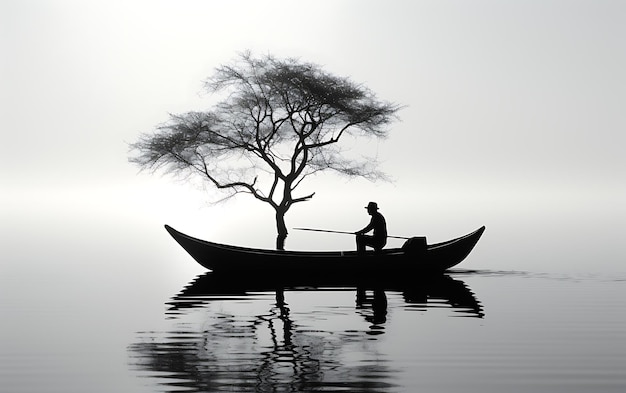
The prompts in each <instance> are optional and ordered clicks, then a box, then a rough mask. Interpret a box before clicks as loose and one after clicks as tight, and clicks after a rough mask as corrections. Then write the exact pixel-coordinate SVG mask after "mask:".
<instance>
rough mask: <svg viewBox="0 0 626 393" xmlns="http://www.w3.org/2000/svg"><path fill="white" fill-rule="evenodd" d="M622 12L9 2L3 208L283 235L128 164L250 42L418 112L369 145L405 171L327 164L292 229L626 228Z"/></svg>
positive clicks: (256, 240)
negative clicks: (380, 178) (328, 170)
mask: <svg viewBox="0 0 626 393" xmlns="http://www.w3.org/2000/svg"><path fill="white" fill-rule="evenodd" d="M625 22H626V2H623V1H609V0H593V1H591V0H589V1H577V0H538V1H534V0H527V1H489V0H476V1H446V0H438V1H421V0H416V1H393V0H391V1H384V2H383V1H367V0H366V1H325V0H318V1H315V2H293V1H236V0H235V1H191V0H189V1H159V0H156V1H106V2H102V1H78V0H76V1H68V0H57V1H52V0H39V1H37V0H4V1H2V2H1V3H0V29H1V34H0V37H1V38H0V51H1V53H2V58H3V59H2V60H1V63H0V64H1V65H0V67H1V73H0V78H1V81H2V82H1V85H2V89H0V119H1V124H2V144H1V147H0V149H1V154H0V181H1V184H2V195H1V196H0V202H1V203H2V208H0V209H1V210H0V211H2V215H3V216H4V218H5V222H7V221H8V222H11V221H13V222H14V221H16V220H22V219H24V218H26V219H27V220H29V222H32V223H37V222H39V220H42V219H45V217H53V216H54V217H57V216H58V215H59V214H65V213H67V214H68V215H70V213H69V212H72V214H74V215H82V217H83V218H82V219H88V220H90V221H98V220H100V219H105V220H108V221H107V222H108V224H107V225H109V226H111V227H113V226H116V225H120V222H122V223H124V222H126V223H128V222H141V221H143V222H146V223H150V224H151V225H152V224H154V225H155V227H156V226H159V229H158V230H159V231H162V229H161V227H160V225H162V224H165V223H169V224H171V225H174V226H177V228H178V229H180V230H183V231H186V232H190V233H192V234H194V233H195V234H202V235H203V237H210V238H212V239H214V240H219V241H224V242H229V243H235V244H247V245H254V246H260V245H268V246H271V245H273V236H274V235H273V230H274V226H273V217H272V212H271V210H270V209H269V207H265V206H263V205H262V204H260V203H259V202H257V201H254V200H247V199H246V197H245V196H242V197H241V198H237V199H236V200H233V201H231V202H227V203H220V204H217V205H212V204H209V202H210V201H216V200H218V199H219V195H218V194H215V192H214V191H213V190H210V189H207V190H203V189H200V188H196V187H193V186H190V185H189V184H185V183H184V182H182V181H177V180H176V179H172V178H170V177H167V176H165V177H164V176H160V175H152V174H150V173H146V172H139V171H138V168H136V167H133V166H132V165H131V164H129V163H128V161H127V157H128V143H132V142H134V141H135V140H136V139H137V137H138V136H139V134H140V133H142V132H146V131H150V130H152V129H154V127H155V126H156V125H158V124H159V123H161V122H163V121H165V120H166V119H167V118H168V114H169V113H181V112H185V111H188V110H202V109H203V108H207V105H208V103H209V101H210V97H207V96H206V95H203V94H202V91H201V87H202V80H204V79H205V78H207V77H209V76H210V75H211V73H212V70H213V69H214V68H215V67H217V66H219V65H220V64H224V63H228V62H230V61H231V60H233V59H234V58H235V57H236V56H237V54H238V53H240V52H242V51H245V50H251V51H252V52H253V53H259V54H265V53H270V54H273V55H275V56H279V57H298V58H300V59H301V60H303V61H308V62H314V63H317V64H320V65H321V66H322V67H323V68H324V69H325V70H327V71H329V72H332V73H334V74H336V75H340V76H347V77H350V78H351V79H352V80H354V81H355V82H357V83H362V84H363V85H365V86H367V87H368V88H370V89H371V90H372V91H374V92H375V93H376V94H377V96H378V97H379V98H380V99H383V100H387V101H391V102H395V103H398V104H400V105H402V106H403V109H402V110H401V111H400V112H399V113H398V114H399V117H400V120H399V121H398V122H396V123H394V124H392V125H391V126H390V134H389V138H388V139H386V140H384V141H379V142H371V141H370V142H362V143H356V144H355V145H354V147H353V149H354V150H355V151H356V152H360V151H363V153H364V154H365V153H367V154H372V153H373V154H376V156H377V157H378V158H379V159H380V161H381V169H383V170H384V171H385V172H387V173H388V174H390V175H391V177H392V178H393V179H394V181H393V182H390V183H375V184H372V183H369V182H367V181H364V180H363V181H361V180H355V181H347V180H346V179H342V178H336V177H333V175H330V174H329V175H324V176H319V177H317V178H315V179H313V180H312V181H311V182H310V183H309V184H307V185H306V187H308V188H305V189H304V190H303V192H305V191H306V190H313V191H316V196H315V198H314V199H313V200H312V201H311V202H307V203H305V204H301V205H298V206H297V207H296V208H294V210H293V211H291V212H290V213H289V215H288V216H287V220H288V225H291V226H307V227H319V228H327V229H336V230H357V229H360V228H361V227H362V226H363V225H364V224H365V223H366V222H367V219H368V218H367V216H366V215H365V214H364V210H363V209H362V207H363V206H365V205H366V204H367V202H368V201H369V200H375V201H377V202H378V203H379V205H380V206H381V211H382V212H383V213H384V214H385V215H386V217H387V220H388V222H389V225H390V234H393V235H407V234H413V233H428V234H429V236H430V235H432V236H433V237H434V238H435V239H437V240H445V239H446V238H450V237H452V236H453V235H455V236H456V235H461V234H463V233H466V232H469V231H470V230H473V229H476V228H477V227H479V226H481V225H485V224H486V225H487V226H488V227H489V224H490V223H495V224H496V226H497V225H501V224H502V222H504V221H508V225H509V227H508V229H506V230H508V231H510V234H513V233H515V234H519V233H523V232H524V231H527V230H529V229H531V228H532V227H533V226H535V225H537V224H538V222H537V220H538V219H539V220H540V221H541V222H540V223H539V224H540V225H541V226H542V228H544V230H545V231H548V232H551V231H553V230H554V231H557V230H558V229H559V228H560V227H561V226H569V227H572V226H576V225H583V224H584V225H587V226H588V225H589V224H592V227H591V228H589V227H588V228H587V230H588V231H593V230H594V229H597V228H599V227H601V226H604V227H606V226H607V225H609V224H610V226H611V227H612V228H619V229H623V227H624V221H623V220H624V219H625V218H626V209H625V207H624V203H623V201H624V200H625V198H624V197H625V196H626V182H625V181H624V179H625V178H626V155H625V154H624V153H623V150H624V146H625V145H626V136H625V133H624V130H625V129H626V127H625V126H626V116H625V112H624V110H623V105H624V102H626V44H625V43H624V37H626V23H625ZM581 211H585V212H586V213H585V214H584V217H585V220H579V219H578V217H577V215H578V214H581ZM320 212H322V213H323V214H320ZM572 215H574V216H572ZM563 217H565V218H567V219H565V220H564V219H563ZM6 218H8V220H6ZM57 218H58V217H57ZM515 220H519V222H520V225H519V226H518V229H515V230H514V229H511V228H513V227H515V226H516V225H514V223H513V222H514V221H515ZM555 221H558V224H557V223H555ZM594 225H595V226H594ZM3 230H4V231H8V227H7V225H5V226H3ZM506 230H505V229H503V230H502V231H504V232H506ZM502 231H501V232H502ZM518 232H519V233H518ZM613 232H614V231H611V233H613ZM487 233H489V232H487ZM496 233H498V232H497V231H496V232H495V233H494V236H495V238H498V236H497V235H496ZM242 236H243V237H242ZM290 236H291V239H293V240H288V246H289V242H290V241H292V243H291V244H292V245H296V246H299V245H302V244H303V243H304V242H307V241H308V242H310V239H311V238H310V237H308V238H304V237H298V236H303V235H299V234H295V233H293V232H292V234H291V235H290ZM307 236H311V235H310V234H309V235H307ZM305 239H308V240H305ZM616 240H619V238H618V237H614V238H610V239H605V240H604V241H605V242H609V241H611V242H612V241H616ZM342 241H343V240H342ZM562 241H563V242H565V241H566V240H565V239H562ZM346 242H348V243H346V244H352V240H351V239H349V241H348V240H346Z"/></svg>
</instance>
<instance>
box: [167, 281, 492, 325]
mask: <svg viewBox="0 0 626 393" xmlns="http://www.w3.org/2000/svg"><path fill="white" fill-rule="evenodd" d="M289 290H293V291H355V293H356V305H357V309H366V308H371V309H372V310H373V311H376V316H375V317H374V316H373V318H376V319H377V320H378V319H380V318H383V319H384V316H385V315H386V308H387V297H386V292H398V293H401V294H402V297H403V299H404V301H405V303H406V304H407V305H410V307H416V308H418V307H421V308H422V309H424V310H427V309H429V308H439V307H452V308H454V309H455V311H456V312H458V313H459V315H463V316H469V317H476V318H483V317H484V315H485V314H484V311H483V307H482V305H481V304H480V302H479V301H478V300H477V299H476V298H475V296H474V293H473V292H472V291H471V289H469V287H468V286H467V284H465V282H463V281H462V280H460V279H457V278H452V277H451V276H449V275H447V274H442V275H436V276H427V277H424V278H422V279H414V278H412V279H410V281H409V280H397V279H396V280H384V281H380V280H375V279H374V278H372V279H371V280H363V279H359V280H350V279H348V278H345V277H344V278H337V277H334V278H307V279H298V280H286V279H284V278H280V279H271V278H265V277H264V278H261V279H259V277H248V278H245V277H241V276H236V275H232V274H216V273H211V272H209V273H205V274H203V275H200V276H198V277H196V278H195V279H194V280H193V281H192V282H190V283H189V284H188V285H187V286H186V287H185V288H183V290H182V291H181V292H180V293H179V294H178V295H176V296H175V297H174V298H173V299H172V301H171V302H169V303H168V304H169V306H170V307H169V309H168V313H171V314H176V313H179V312H183V310H184V309H186V308H195V307H202V306H203V305H204V304H205V303H206V302H210V301H212V300H216V299H219V300H228V299H229V298H232V299H240V298H241V297H242V296H243V297H245V296H249V295H250V294H251V293H262V292H272V293H274V292H275V293H276V297H277V304H279V303H284V291H289ZM279 298H280V301H279ZM383 322H384V321H383Z"/></svg>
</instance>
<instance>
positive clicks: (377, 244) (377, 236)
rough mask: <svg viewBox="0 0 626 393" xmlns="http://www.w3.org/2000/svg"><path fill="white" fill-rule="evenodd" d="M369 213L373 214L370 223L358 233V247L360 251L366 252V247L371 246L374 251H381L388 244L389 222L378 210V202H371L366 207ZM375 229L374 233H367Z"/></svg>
mask: <svg viewBox="0 0 626 393" xmlns="http://www.w3.org/2000/svg"><path fill="white" fill-rule="evenodd" d="M365 208H366V209H367V213H368V214H369V215H370V216H372V219H371V220H370V223H369V224H368V225H367V226H366V227H365V228H363V229H361V230H360V231H357V232H355V234H356V249H357V251H358V252H359V253H364V252H365V247H366V246H369V247H372V248H373V249H374V251H376V252H379V251H380V250H382V249H383V247H384V246H385V244H387V223H386V222H385V217H383V215H382V214H380V212H379V211H378V204H377V203H376V202H370V203H368V204H367V206H366V207H365ZM371 230H373V231H374V233H373V235H366V233H367V232H369V231H371Z"/></svg>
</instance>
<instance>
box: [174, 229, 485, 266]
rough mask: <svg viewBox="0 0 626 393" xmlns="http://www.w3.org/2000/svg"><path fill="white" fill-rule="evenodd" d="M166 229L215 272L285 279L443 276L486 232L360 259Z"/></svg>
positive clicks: (416, 240)
mask: <svg viewBox="0 0 626 393" xmlns="http://www.w3.org/2000/svg"><path fill="white" fill-rule="evenodd" d="M165 229H166V230H167V231H168V232H169V234H170V235H171V236H172V237H173V238H174V240H176V241H177V242H178V244H180V245H181V246H182V248H183V249H185V251H187V253H189V255H191V257H192V258H193V259H195V260H196V262H198V263H199V264H200V265H202V266H203V267H205V268H206V269H209V270H211V271H213V272H224V273H236V274H240V275H244V274H245V275H254V274H256V275H262V274H267V275H280V276H282V277H294V276H298V275H299V276H304V275H309V276H312V275H317V276H320V275H321V276H326V275H334V276H336V277H340V276H341V275H348V276H351V277H352V276H354V275H362V276H376V277H382V276H383V275H391V276H392V277H401V276H402V275H403V274H407V273H437V274H439V273H443V272H445V271H446V270H448V269H450V268H452V267H454V266H456V265H458V264H459V263H461V262H462V261H463V260H464V259H465V258H466V257H467V256H468V255H469V253H470V252H471V251H472V249H473V248H474V246H475V245H476V243H477V242H478V240H479V239H480V237H481V236H482V234H483V232H484V231H485V227H484V226H483V227H481V228H479V229H477V230H475V231H474V232H471V233H469V234H467V235H465V236H461V237H458V238H455V239H452V240H448V241H445V242H441V243H436V244H427V242H426V238H425V237H413V238H410V239H408V240H407V241H406V242H405V243H404V245H403V246H402V247H399V248H389V249H383V250H381V251H378V252H376V251H369V250H368V251H366V252H365V253H358V252H357V251H284V250H269V249H257V248H247V247H240V246H232V245H225V244H219V243H213V242H209V241H206V240H201V239H197V238H195V237H192V236H189V235H186V234H184V233H182V232H179V231H177V230H176V229H174V228H172V227H171V226H169V225H165Z"/></svg>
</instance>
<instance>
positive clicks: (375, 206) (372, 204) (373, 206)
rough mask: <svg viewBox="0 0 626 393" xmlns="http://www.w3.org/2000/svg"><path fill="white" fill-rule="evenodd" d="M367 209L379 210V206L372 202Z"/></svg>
mask: <svg viewBox="0 0 626 393" xmlns="http://www.w3.org/2000/svg"><path fill="white" fill-rule="evenodd" d="M365 208H366V209H373V210H378V204H377V203H376V202H370V203H368V204H367V206H365Z"/></svg>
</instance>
